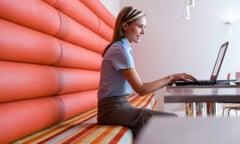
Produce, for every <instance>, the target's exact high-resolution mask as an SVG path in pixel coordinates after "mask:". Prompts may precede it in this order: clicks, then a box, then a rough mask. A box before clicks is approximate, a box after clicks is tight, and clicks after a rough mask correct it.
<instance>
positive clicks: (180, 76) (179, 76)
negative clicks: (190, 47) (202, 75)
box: [170, 73, 197, 83]
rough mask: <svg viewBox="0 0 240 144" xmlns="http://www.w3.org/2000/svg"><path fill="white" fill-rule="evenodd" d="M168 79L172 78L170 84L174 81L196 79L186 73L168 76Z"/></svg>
mask: <svg viewBox="0 0 240 144" xmlns="http://www.w3.org/2000/svg"><path fill="white" fill-rule="evenodd" d="M170 77H171V78H172V81H171V83H174V82H175V81H196V80H197V79H196V78H195V77H194V76H192V75H190V74H187V73H177V74H173V75H170Z"/></svg>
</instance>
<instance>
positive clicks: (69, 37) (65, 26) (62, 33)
mask: <svg viewBox="0 0 240 144" xmlns="http://www.w3.org/2000/svg"><path fill="white" fill-rule="evenodd" d="M60 16H61V21H62V22H61V27H60V30H59V32H58V33H57V35H56V36H57V37H59V38H60V39H63V40H65V41H68V42H70V43H73V44H76V45H79V46H81V47H84V48H87V49H90V50H92V51H95V52H97V53H101V52H102V50H103V49H104V48H105V46H106V45H107V44H108V43H109V42H108V41H106V40H105V39H103V38H102V37H100V36H98V35H97V34H95V33H94V32H92V31H91V30H89V29H87V28H86V27H84V26H83V25H81V24H79V23H77V22H76V21H74V20H72V19H70V18H69V17H67V16H65V15H63V14H60Z"/></svg>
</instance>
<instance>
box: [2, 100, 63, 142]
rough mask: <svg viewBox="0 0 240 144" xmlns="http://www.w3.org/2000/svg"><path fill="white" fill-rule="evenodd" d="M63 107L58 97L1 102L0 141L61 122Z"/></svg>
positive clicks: (8, 140)
mask: <svg viewBox="0 0 240 144" xmlns="http://www.w3.org/2000/svg"><path fill="white" fill-rule="evenodd" d="M62 108H63V105H62V103H61V101H60V100H59V99H57V98H41V99H33V100H25V101H16V102H10V103H1V104H0V115H1V118H0V127H1V131H0V143H2V144H5V143H10V142H12V141H14V140H17V139H19V138H21V137H24V136H27V135H29V134H32V133H34V132H37V131H39V130H41V129H43V128H47V127H49V126H51V125H53V124H55V123H57V122H59V121H60V120H61V118H62V114H63V113H62V112H63V110H62Z"/></svg>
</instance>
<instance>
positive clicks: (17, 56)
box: [0, 19, 61, 64]
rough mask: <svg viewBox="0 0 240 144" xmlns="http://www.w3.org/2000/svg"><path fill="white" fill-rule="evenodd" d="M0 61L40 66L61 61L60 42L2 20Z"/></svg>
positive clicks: (0, 26)
mask: <svg viewBox="0 0 240 144" xmlns="http://www.w3.org/2000/svg"><path fill="white" fill-rule="evenodd" d="M0 32H1V34H0V47H1V52H0V59H1V60H9V61H18V62H29V63H38V64H54V63H56V62H57V61H59V59H60V56H61V48H60V44H59V41H58V40H57V39H55V38H53V37H51V36H49V35H46V34H43V33H40V32H38V31H34V30H32V29H27V28H26V27H22V26H20V25H16V24H14V23H11V22H9V21H5V20H3V19H0Z"/></svg>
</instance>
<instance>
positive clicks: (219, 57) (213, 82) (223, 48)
mask: <svg viewBox="0 0 240 144" xmlns="http://www.w3.org/2000/svg"><path fill="white" fill-rule="evenodd" d="M228 45H229V42H228V41H226V42H224V43H223V44H222V45H221V46H220V49H219V51H218V55H217V59H216V61H215V64H214V67H213V70H212V73H211V75H210V80H198V81H190V82H186V81H176V82H175V83H174V85H176V86H184V85H216V84H230V82H231V80H217V78H218V74H219V72H220V69H221V66H222V62H223V59H224V56H225V55H226V51H227V48H228Z"/></svg>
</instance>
